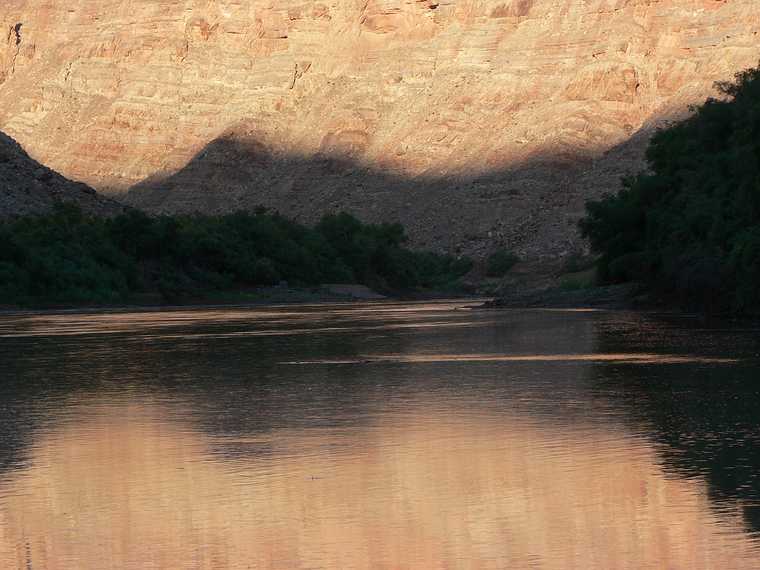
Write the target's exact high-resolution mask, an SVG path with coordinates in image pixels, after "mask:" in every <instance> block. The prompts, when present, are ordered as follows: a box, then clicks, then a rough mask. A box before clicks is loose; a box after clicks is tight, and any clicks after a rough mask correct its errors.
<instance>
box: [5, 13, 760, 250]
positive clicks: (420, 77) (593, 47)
mask: <svg viewBox="0 0 760 570" xmlns="http://www.w3.org/2000/svg"><path fill="white" fill-rule="evenodd" d="M0 29H2V30H5V31H6V32H5V34H4V35H5V44H4V45H3V46H2V47H0V128H2V129H5V130H6V131H7V132H9V133H10V134H11V135H13V136H14V137H16V138H17V139H18V140H20V141H21V142H22V143H23V144H24V145H26V146H27V147H28V148H29V149H30V151H31V152H32V154H33V156H35V157H36V158H38V159H40V160H41V161H43V162H45V163H46V164H50V165H51V166H52V167H54V168H56V169H58V170H59V171H61V172H63V173H64V174H65V175H67V176H69V177H72V178H75V179H78V180H82V181H84V182H87V183H88V184H91V185H93V186H94V187H95V188H97V189H99V190H101V191H104V192H116V193H119V192H124V191H126V190H128V189H130V188H132V190H131V192H130V193H129V194H128V196H127V197H126V200H127V201H128V202H129V203H131V204H135V205H138V206H141V207H145V208H147V209H149V210H152V211H193V210H205V211H224V210H230V209H235V208H239V207H254V206H256V205H259V204H265V205H268V206H271V207H276V208H278V209H280V210H282V211H283V212H284V213H286V214H291V215H296V216H298V217H300V218H302V219H313V218H315V217H316V216H318V215H319V214H320V213H322V212H323V211H325V210H329V209H336V208H346V209H350V210H352V211H354V212H357V213H359V214H360V215H361V216H362V217H364V218H365V219H370V220H377V219H398V220H400V221H402V222H404V223H405V224H407V225H408V226H409V228H410V231H411V233H412V237H413V239H414V242H415V243H416V244H419V245H425V246H433V247H438V248H448V249H457V248H459V249H462V250H464V251H467V252H469V253H478V252H482V251H485V250H487V249H489V248H492V247H494V246H495V245H497V244H506V245H508V246H509V247H512V248H514V249H515V250H517V251H518V252H520V253H522V254H523V255H526V256H529V257H541V256H548V257H553V256H558V255H562V254H564V253H567V252H568V251H570V250H571V249H573V248H574V247H577V237H576V233H575V230H574V222H575V220H576V219H577V217H578V216H579V215H580V213H581V212H582V205H583V201H584V199H585V198H586V197H589V196H595V195H597V194H598V193H599V192H601V191H603V190H606V189H610V188H614V186H615V184H616V182H617V180H618V178H619V176H620V175H621V174H623V173H626V172H627V171H630V170H635V169H637V168H639V167H640V166H641V157H642V149H643V148H644V146H645V144H646V137H647V134H648V132H650V129H651V128H652V127H653V126H654V125H656V124H657V122H658V121H660V120H665V119H668V118H672V117H675V116H678V115H679V114H682V113H683V112H685V110H686V108H687V105H688V104H691V103H695V102H699V101H700V100H702V99H703V98H704V97H706V96H708V95H710V94H711V93H713V89H712V85H713V83H714V81H716V80H725V79H730V78H731V76H732V74H733V73H734V72H735V71H738V70H740V69H743V68H746V67H749V66H751V65H754V64H756V63H757V61H758V59H760V36H759V35H758V34H759V33H760V3H758V2H757V1H756V0H667V1H665V0H440V1H433V0H342V1H337V0H323V1H312V0H282V1H280V2H272V1H271V0H162V1H157V0H155V1H149V0H99V1H98V2H66V1H58V2H49V1H48V0H5V2H4V6H3V9H2V10H1V11H0ZM0 41H2V38H0ZM637 133H639V135H638V136H634V135H636V134H637ZM632 136H634V139H633V140H631V137H632Z"/></svg>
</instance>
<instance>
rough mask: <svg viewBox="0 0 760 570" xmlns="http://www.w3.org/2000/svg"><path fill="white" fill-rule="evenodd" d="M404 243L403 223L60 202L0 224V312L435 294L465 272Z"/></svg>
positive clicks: (461, 262)
mask: <svg viewBox="0 0 760 570" xmlns="http://www.w3.org/2000/svg"><path fill="white" fill-rule="evenodd" d="M405 242H406V236H405V233H404V229H403V227H402V226H400V225H399V224H379V225H373V224H363V223H362V222H360V221H359V220H357V219H356V218H354V217H352V216H350V215H348V214H336V215H330V216H326V217H324V218H323V219H322V220H321V221H320V222H319V223H318V224H317V225H316V226H314V227H307V226H304V225H302V224H299V223H296V222H293V221H291V220H288V219H286V218H284V217H283V216H281V215H279V214H276V213H269V212H266V211H264V210H257V211H256V212H254V213H247V212H239V213H234V214H229V215H222V216H201V215H192V216H160V217H150V216H147V215H146V214H144V213H142V212H139V211H135V210H132V211H128V212H126V213H124V214H121V215H118V216H115V217H111V218H99V217H93V216H89V215H86V214H84V213H83V212H82V211H81V210H80V209H79V208H78V207H77V206H75V205H73V204H68V203H59V204H57V205H56V206H55V208H54V209H53V211H52V212H51V213H49V214H47V215H42V216H33V217H32V216H30V217H23V218H16V219H8V220H4V221H1V222H0V304H1V305H4V306H50V305H113V304H128V303H132V302H135V301H136V300H138V301H139V300H140V299H145V298H155V299H157V300H159V301H160V302H163V303H178V302H187V301H189V300H199V299H213V298H215V297H218V298H226V299H231V298H234V294H233V295H232V297H231V296H230V295H231V294H232V292H235V291H246V290H248V291H250V290H251V289H254V288H261V287H271V286H275V285H278V284H281V283H283V282H287V283H288V286H289V287H293V288H298V287H304V288H306V287H310V286H316V285H319V284H322V283H354V284H362V285H366V286H368V287H371V288H373V289H376V290H378V291H381V292H385V293H402V292H415V291H417V292H418V291H422V290H439V291H440V290H447V289H448V290H453V289H454V288H455V287H456V285H457V283H458V280H459V279H460V278H461V277H462V276H464V275H465V274H466V273H467V272H469V270H470V269H471V266H472V264H471V262H470V260H469V259H466V258H456V257H453V256H449V255H440V254H435V253H430V252H419V251H412V250H410V249H408V248H406V247H405V246H404V244H405ZM241 300H245V296H242V297H241Z"/></svg>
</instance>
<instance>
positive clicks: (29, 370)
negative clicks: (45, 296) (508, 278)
mask: <svg viewBox="0 0 760 570" xmlns="http://www.w3.org/2000/svg"><path fill="white" fill-rule="evenodd" d="M759 473H760V329H758V328H756V327H753V326H751V325H736V324H734V325H731V326H728V325H722V324H715V323H711V324H705V323H703V322H702V321H701V320H700V319H698V318H696V317H689V316H667V315H657V314H640V313H629V312H615V311H611V312H606V311H564V310H477V309H473V308H471V307H470V306H469V303H468V302H448V301H437V302H420V303H399V302H382V303H366V304H352V305H312V306H281V307H254V308H239V307H228V308H197V309H175V310H164V311H143V312H139V311H111V312H93V313H81V312H70V313H65V312H64V313H27V314H5V315H3V316H1V317H0V568H2V569H9V570H13V569H19V570H28V569H56V570H61V569H65V570H69V569H71V570H89V569H93V570H101V569H110V568H113V569H139V570H142V569H191V568H203V569H218V568H231V569H246V568H262V569H270V568H271V569H301V568H303V569H315V568H326V569H337V568H345V569H360V568H372V569H388V570H391V569H415V570H416V569H420V570H422V569H454V568H462V569H465V568H466V569H475V568H477V569H491V568H493V569H507V568H508V569H522V568H526V569H527V568H542V569H579V570H581V569H582V570H591V569H605V570H607V569H617V568H620V569H628V568H630V569H637V570H638V569H646V568H663V569H665V568H667V569H684V570H697V569H700V568H705V569H706V568H721V569H733V568H736V569H741V568H752V569H756V568H758V567H760V478H759V476H758V474H759Z"/></svg>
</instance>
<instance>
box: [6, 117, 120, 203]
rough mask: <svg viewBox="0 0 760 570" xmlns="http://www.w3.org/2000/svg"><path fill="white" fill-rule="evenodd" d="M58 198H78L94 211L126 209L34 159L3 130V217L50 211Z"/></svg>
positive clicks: (78, 200)
mask: <svg viewBox="0 0 760 570" xmlns="http://www.w3.org/2000/svg"><path fill="white" fill-rule="evenodd" d="M58 201H66V202H74V203H76V204H79V206H80V207H81V208H82V209H83V210H85V211H86V212H90V213H93V214H101V215H108V214H113V213H116V212H120V211H121V210H123V206H121V205H120V204H118V203H117V202H114V201H113V200H110V199H108V198H105V197H103V196H99V195H98V194H97V193H96V192H95V190H93V189H92V188H90V187H89V186H87V185H86V184H82V183H80V182H72V181H71V180H68V179H66V178H64V177H63V176H61V175H60V174H58V173H57V172H54V171H53V170H50V169H49V168H47V167H45V166H43V165H41V164H40V163H38V162H37V161H35V160H33V159H31V158H30V157H29V155H28V154H27V153H26V152H25V151H24V149H23V148H21V146H20V145H19V144H18V143H17V142H16V141H14V140H13V139H12V138H10V137H9V136H7V135H5V134H4V133H2V132H0V218H5V217H8V216H16V215H25V214H39V213H42V212H47V211H49V210H50V208H51V207H52V206H53V204H54V203H55V202H58Z"/></svg>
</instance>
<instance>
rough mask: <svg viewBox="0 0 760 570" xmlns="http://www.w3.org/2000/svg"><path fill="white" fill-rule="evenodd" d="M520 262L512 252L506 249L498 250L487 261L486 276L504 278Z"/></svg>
mask: <svg viewBox="0 0 760 570" xmlns="http://www.w3.org/2000/svg"><path fill="white" fill-rule="evenodd" d="M518 261H520V258H519V257H517V256H516V255H515V254H514V253H512V252H511V251H509V250H506V249H499V250H496V251H495V252H493V253H492V254H491V255H489V256H488V259H486V276H488V277H504V276H505V275H506V274H507V273H509V270H510V269H512V267H514V266H515V264H516V263H517V262H518Z"/></svg>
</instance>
